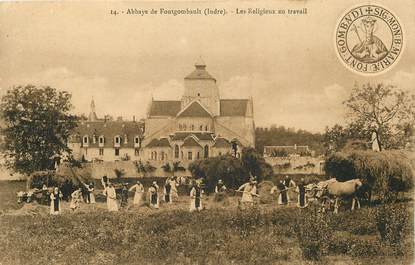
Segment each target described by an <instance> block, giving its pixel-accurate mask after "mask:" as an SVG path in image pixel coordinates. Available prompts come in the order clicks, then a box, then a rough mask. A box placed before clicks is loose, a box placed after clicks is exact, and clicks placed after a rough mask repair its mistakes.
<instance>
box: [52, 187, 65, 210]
mask: <svg viewBox="0 0 415 265" xmlns="http://www.w3.org/2000/svg"><path fill="white" fill-rule="evenodd" d="M62 197H63V195H62V192H61V191H60V190H59V188H58V187H55V188H54V189H53V192H52V193H51V194H50V214H53V215H57V214H60V213H61V200H62Z"/></svg>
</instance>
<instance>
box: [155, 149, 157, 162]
mask: <svg viewBox="0 0 415 265" xmlns="http://www.w3.org/2000/svg"><path fill="white" fill-rule="evenodd" d="M154 160H157V152H156V151H154Z"/></svg>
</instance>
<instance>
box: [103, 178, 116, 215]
mask: <svg viewBox="0 0 415 265" xmlns="http://www.w3.org/2000/svg"><path fill="white" fill-rule="evenodd" d="M104 193H105V195H106V196H107V207H108V211H110V212H117V211H118V204H117V193H116V192H115V188H114V185H112V183H111V182H108V185H107V187H106V188H105V190H104Z"/></svg>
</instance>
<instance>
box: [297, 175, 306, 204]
mask: <svg viewBox="0 0 415 265" xmlns="http://www.w3.org/2000/svg"><path fill="white" fill-rule="evenodd" d="M296 192H297V193H298V202H297V207H299V208H305V207H307V206H308V202H307V195H306V186H305V184H304V179H303V178H302V179H301V181H300V183H299V184H298V186H297V188H296Z"/></svg>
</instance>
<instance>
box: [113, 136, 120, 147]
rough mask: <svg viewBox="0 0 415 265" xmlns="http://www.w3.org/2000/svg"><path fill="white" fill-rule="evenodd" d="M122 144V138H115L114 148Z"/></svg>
mask: <svg viewBox="0 0 415 265" xmlns="http://www.w3.org/2000/svg"><path fill="white" fill-rule="evenodd" d="M120 144H121V136H119V135H117V136H115V137H114V146H115V147H120Z"/></svg>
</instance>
